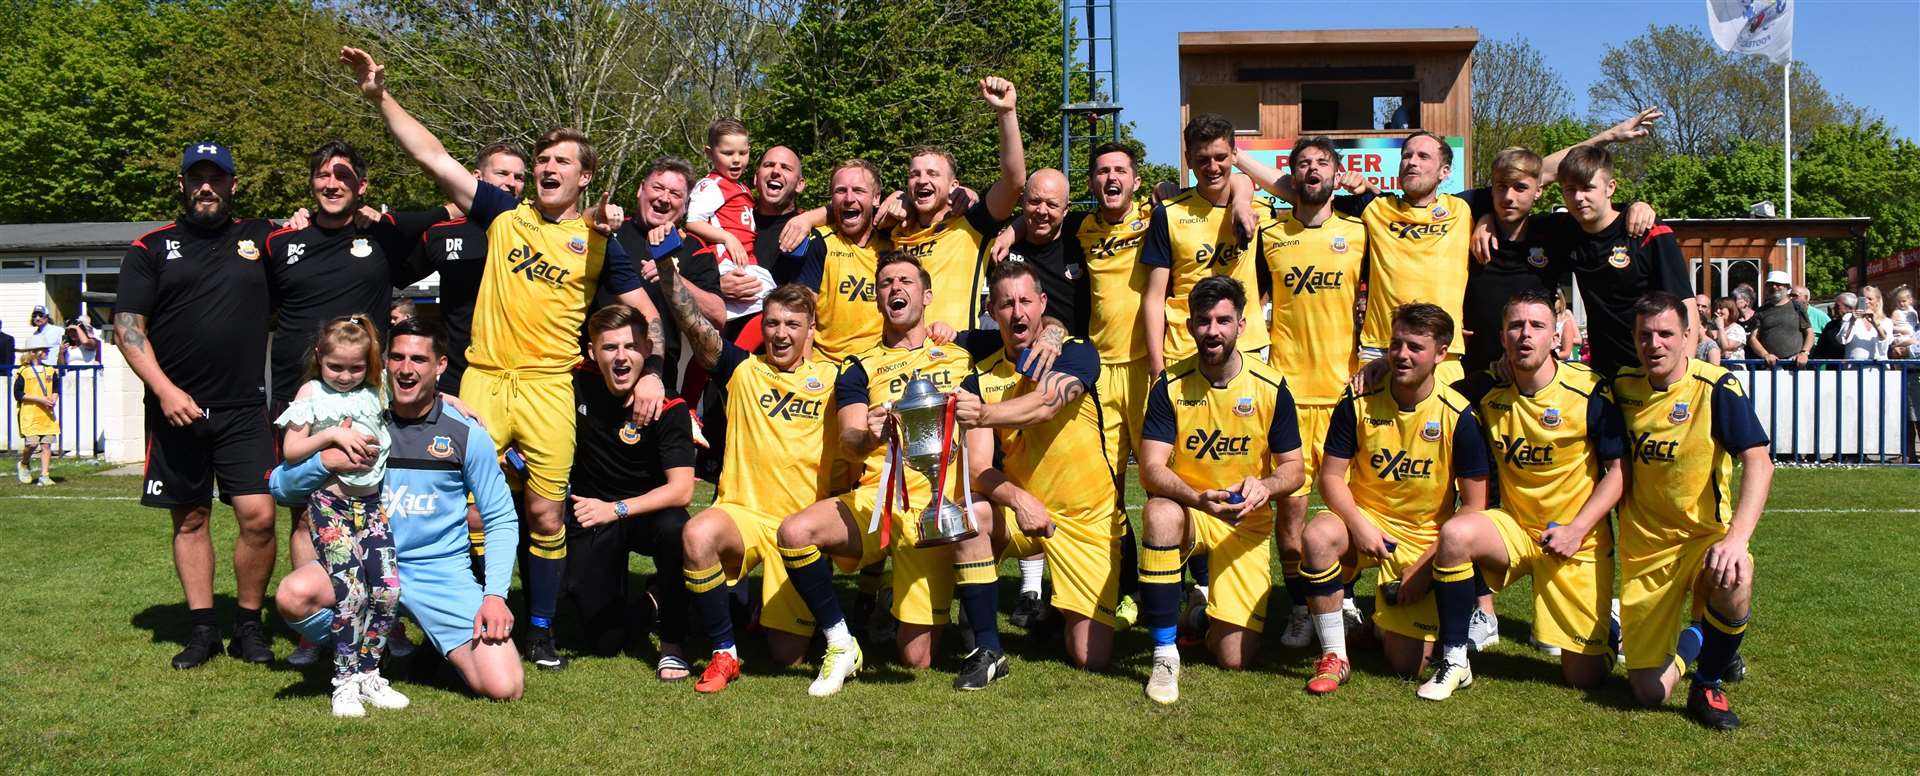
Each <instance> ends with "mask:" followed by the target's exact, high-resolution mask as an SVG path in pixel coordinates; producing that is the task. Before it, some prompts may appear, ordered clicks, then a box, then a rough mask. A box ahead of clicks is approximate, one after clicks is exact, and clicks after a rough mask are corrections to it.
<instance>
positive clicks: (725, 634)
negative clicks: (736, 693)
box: [685, 563, 733, 652]
mask: <svg viewBox="0 0 1920 776" xmlns="http://www.w3.org/2000/svg"><path fill="white" fill-rule="evenodd" d="M685 571H686V577H687V583H686V586H687V593H688V594H689V595H691V596H692V598H693V608H694V610H695V611H698V612H699V613H700V621H701V622H703V623H705V624H706V626H707V646H708V648H709V649H712V650H713V651H715V652H718V651H720V650H723V649H731V648H732V647H733V596H732V591H730V590H729V589H728V588H727V584H726V574H725V573H724V572H722V571H721V569H720V564H718V563H715V564H713V567H712V568H704V569H685Z"/></svg>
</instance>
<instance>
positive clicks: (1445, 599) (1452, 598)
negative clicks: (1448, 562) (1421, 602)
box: [1433, 563, 1478, 647]
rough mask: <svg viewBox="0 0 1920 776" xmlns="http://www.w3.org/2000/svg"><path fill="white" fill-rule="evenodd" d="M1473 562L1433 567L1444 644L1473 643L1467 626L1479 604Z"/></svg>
mask: <svg viewBox="0 0 1920 776" xmlns="http://www.w3.org/2000/svg"><path fill="white" fill-rule="evenodd" d="M1473 580H1474V575H1473V564H1471V563H1462V564H1460V565H1458V566H1451V567H1449V566H1441V565H1440V564H1438V563H1435V564H1434V566H1433V605H1434V609H1436V610H1437V611H1438V613H1439V615H1440V646H1442V647H1454V646H1462V645H1466V644H1469V643H1471V642H1472V639H1471V638H1469V637H1468V636H1467V625H1468V623H1469V622H1470V621H1471V620H1472V618H1473V610H1474V609H1475V608H1477V606H1478V604H1477V603H1476V602H1475V601H1474V599H1475V597H1476V596H1475V595H1474V593H1473Z"/></svg>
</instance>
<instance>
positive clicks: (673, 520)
mask: <svg viewBox="0 0 1920 776" xmlns="http://www.w3.org/2000/svg"><path fill="white" fill-rule="evenodd" d="M687 520H688V515H687V510H685V509H678V508H675V509H663V510H660V511H658V512H650V513H647V514H641V515H634V516H632V517H629V518H627V519H626V520H621V521H619V522H615V523H611V524H608V525H601V526H595V527H593V528H581V527H580V525H579V524H578V523H575V522H574V521H573V505H572V504H571V502H569V503H568V505H567V567H566V571H565V575H566V578H565V580H564V582H563V583H562V586H563V587H564V588H565V591H566V594H567V597H569V598H571V599H572V600H573V603H574V606H575V607H576V608H577V609H578V610H579V612H580V616H581V618H582V620H583V622H582V628H583V630H584V631H585V632H586V634H587V638H588V641H589V643H591V644H593V645H594V647H593V648H594V651H596V652H600V653H602V654H605V653H606V652H608V651H609V650H614V651H617V650H618V649H619V646H618V645H623V644H624V643H625V640H626V638H627V635H628V633H629V632H630V631H636V630H643V629H644V626H643V625H642V626H637V627H636V624H634V623H630V622H628V621H627V617H626V615H627V612H628V611H629V609H630V608H631V605H632V604H634V603H637V602H638V599H639V596H637V595H633V594H632V593H631V592H630V590H629V584H628V583H629V580H630V579H631V576H630V575H629V573H628V566H627V560H628V557H629V555H646V556H649V557H651V558H653V561H654V568H655V571H654V576H653V579H654V581H655V583H656V587H657V588H658V590H659V592H660V599H661V600H660V606H661V608H662V609H663V611H661V612H660V613H659V614H660V630H661V638H662V639H663V640H665V641H668V642H672V643H679V642H680V641H682V640H683V639H684V635H685V633H686V622H687V620H686V581H685V576H684V570H683V568H682V565H683V563H682V559H681V545H680V541H681V538H680V535H681V532H682V530H684V529H685V528H686V525H687ZM642 595H644V594H642Z"/></svg>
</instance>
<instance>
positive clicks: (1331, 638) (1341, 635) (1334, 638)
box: [1313, 612, 1347, 660]
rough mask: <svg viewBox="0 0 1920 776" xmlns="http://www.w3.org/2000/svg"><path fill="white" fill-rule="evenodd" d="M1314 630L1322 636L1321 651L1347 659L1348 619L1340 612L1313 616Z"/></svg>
mask: <svg viewBox="0 0 1920 776" xmlns="http://www.w3.org/2000/svg"><path fill="white" fill-rule="evenodd" d="M1313 630H1314V631H1315V632H1316V633H1319V634H1320V651H1321V652H1332V653H1333V654H1336V655H1339V656H1340V659H1341V660H1346V659H1347V623H1346V617H1345V616H1344V615H1342V614H1341V613H1339V612H1327V613H1326V614H1316V615H1314V616H1313Z"/></svg>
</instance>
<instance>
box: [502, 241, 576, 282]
mask: <svg viewBox="0 0 1920 776" xmlns="http://www.w3.org/2000/svg"><path fill="white" fill-rule="evenodd" d="M507 263H508V264H509V265H511V266H512V269H511V270H509V271H510V272H512V273H513V274H515V275H519V276H521V277H524V278H526V279H527V280H530V281H537V282H543V283H546V284H547V285H550V286H554V287H556V288H557V287H559V286H560V285H562V284H564V283H566V282H567V276H568V275H570V274H572V273H573V270H571V269H568V268H566V267H562V266H560V265H559V264H555V263H553V262H551V261H548V260H547V256H546V254H544V253H541V252H539V251H536V250H534V249H533V246H531V245H522V246H520V247H518V248H514V249H513V250H511V251H508V252H507Z"/></svg>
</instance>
